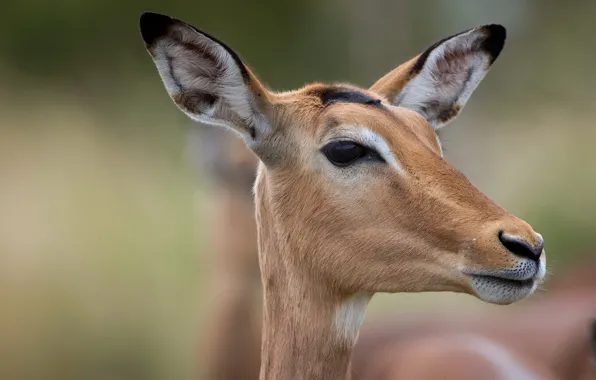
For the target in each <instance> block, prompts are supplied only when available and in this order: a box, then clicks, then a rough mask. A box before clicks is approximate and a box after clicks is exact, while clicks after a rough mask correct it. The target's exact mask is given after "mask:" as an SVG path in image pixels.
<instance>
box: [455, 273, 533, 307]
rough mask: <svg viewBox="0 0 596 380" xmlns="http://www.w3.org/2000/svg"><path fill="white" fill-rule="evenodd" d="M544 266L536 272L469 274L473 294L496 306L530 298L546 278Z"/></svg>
mask: <svg viewBox="0 0 596 380" xmlns="http://www.w3.org/2000/svg"><path fill="white" fill-rule="evenodd" d="M543 266H544V264H542V263H541V265H537V266H536V267H535V269H534V270H532V269H530V270H526V271H523V272H525V273H520V272H519V271H505V272H502V273H474V272H468V273H466V275H467V276H468V277H469V279H470V282H469V285H470V287H471V289H472V292H473V294H474V295H475V296H476V297H478V298H480V299H481V300H483V301H486V302H489V303H496V304H501V305H503V304H505V305H506V304H510V303H513V302H517V301H520V300H522V299H524V298H527V297H529V296H530V295H532V294H533V293H534V291H535V290H536V288H537V287H538V284H540V282H541V281H542V278H543V277H544V268H543Z"/></svg>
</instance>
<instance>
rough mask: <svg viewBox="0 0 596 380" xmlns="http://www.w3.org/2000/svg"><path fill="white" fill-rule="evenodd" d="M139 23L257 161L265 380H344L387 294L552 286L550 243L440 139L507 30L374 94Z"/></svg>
mask: <svg viewBox="0 0 596 380" xmlns="http://www.w3.org/2000/svg"><path fill="white" fill-rule="evenodd" d="M140 27H141V34H142V37H143V40H144V42H145V44H146V47H147V50H148V52H149V54H150V55H151V57H152V58H153V60H154V63H155V65H156V67H157V69H158V72H159V74H160V76H161V79H162V81H163V83H164V86H165V88H166V90H167V91H168V93H169V95H170V97H171V98H172V99H173V101H174V102H175V104H176V105H177V106H178V107H179V108H180V109H181V110H182V111H183V112H184V113H186V114H187V115H188V116H190V117H191V118H193V119H194V120H197V121H200V122H202V123H205V124H211V125H214V126H219V127H224V128H228V129H230V130H232V131H234V132H236V133H237V135H238V136H239V137H240V138H242V139H243V140H244V141H245V143H246V144H247V146H248V147H249V148H250V149H251V150H252V151H253V152H254V153H255V154H256V156H257V157H258V158H259V160H260V162H259V168H258V175H257V179H256V182H255V186H254V192H255V205H256V221H257V232H258V246H259V264H260V269H261V278H262V283H263V291H264V319H263V340H262V354H261V371H260V377H261V379H295V378H299V379H344V378H347V377H348V376H349V369H350V358H351V354H352V350H353V347H354V344H355V342H356V339H357V337H358V332H359V329H360V325H361V323H362V321H363V319H364V316H365V312H366V307H367V304H368V302H369V301H370V299H371V297H372V295H373V294H374V293H376V292H422V291H454V292H462V293H469V294H472V295H474V296H476V297H478V298H479V299H481V300H483V301H486V302H490V303H496V304H510V303H513V302H516V301H519V300H521V299H524V298H526V297H528V296H529V295H531V294H532V293H533V292H534V290H535V289H536V287H537V285H538V284H539V283H540V282H541V280H542V279H543V277H544V273H545V258H544V253H543V246H544V242H543V239H542V237H541V236H540V235H539V234H538V233H536V232H534V230H533V229H532V228H531V227H530V226H529V225H528V224H527V223H526V222H524V221H522V220H520V219H518V218H516V217H515V216H512V215H510V214H509V213H507V212H506V211H505V210H504V209H502V208H501V207H499V206H498V205H497V204H495V203H494V202H493V201H492V200H491V199H489V198H488V197H487V196H485V195H484V194H482V193H481V192H480V191H479V190H478V189H476V188H475V187H474V186H473V185H472V184H471V183H470V182H469V181H468V180H467V179H466V178H465V176H464V175H463V174H461V173H460V172H458V171H457V170H456V169H455V168H453V167H452V166H451V165H450V164H449V163H448V162H446V161H445V160H444V159H443V157H442V151H441V145H440V142H439V140H438V138H437V135H436V132H435V130H436V129H438V128H440V127H442V126H444V125H445V124H447V123H448V122H450V121H451V120H453V119H454V118H455V117H456V116H457V115H458V114H459V112H460V111H461V110H462V108H463V106H464V105H465V103H466V102H467V100H468V99H469V97H470V95H471V94H472V92H473V91H474V89H475V88H476V87H477V85H478V84H479V83H480V81H481V80H482V79H483V78H484V76H485V74H486V73H487V72H488V70H489V68H490V67H491V65H492V63H493V62H494V61H495V59H496V58H497V57H498V55H499V53H500V52H501V49H502V48H503V45H504V41H505V29H504V28H503V27H502V26H499V25H487V26H482V27H477V28H473V29H470V30H468V31H465V32H462V33H460V34H457V35H454V36H452V37H449V38H446V39H444V40H442V41H439V42H437V43H436V44H434V45H432V46H431V47H430V48H428V49H427V50H426V51H425V52H423V53H422V54H420V55H419V56H417V57H415V58H413V59H411V60H410V61H408V62H406V63H404V64H402V65H401V66H399V67H397V68H396V69H395V70H393V71H391V72H390V73H388V74H387V75H385V76H384V77H382V78H381V79H379V81H377V82H376V83H375V84H374V85H373V86H372V87H371V88H370V89H368V90H366V89H361V88H357V87H355V86H351V85H347V84H339V85H325V84H319V83H317V84H311V85H308V86H306V87H304V88H302V89H300V90H297V91H290V92H282V93H274V92H272V91H269V90H267V89H266V88H265V87H264V86H263V85H262V84H261V83H260V82H259V81H258V79H257V78H256V76H255V75H254V74H253V73H252V71H251V70H250V69H249V68H248V67H247V66H246V65H245V64H244V63H243V62H242V61H241V59H240V58H239V56H238V55H237V54H236V53H234V52H233V51H232V50H231V49H230V48H229V47H227V46H226V45H224V44H223V43H222V42H220V41H218V40H217V39H215V38H214V37H211V36H209V35H208V34H206V33H204V32H201V31H199V30H197V29H196V28H194V27H192V26H190V25H188V24H186V23H184V22H182V21H180V20H176V19H173V18H170V17H168V16H164V15H159V14H155V13H145V14H143V15H142V16H141V20H140Z"/></svg>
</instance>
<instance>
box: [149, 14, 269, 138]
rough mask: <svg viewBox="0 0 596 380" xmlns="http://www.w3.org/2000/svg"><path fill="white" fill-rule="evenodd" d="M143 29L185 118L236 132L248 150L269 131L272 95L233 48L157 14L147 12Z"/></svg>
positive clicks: (153, 55)
mask: <svg viewBox="0 0 596 380" xmlns="http://www.w3.org/2000/svg"><path fill="white" fill-rule="evenodd" d="M140 28H141V35H142V37H143V40H144V41H145V45H146V47H147V50H148V52H149V54H150V55H151V57H152V58H153V61H154V63H155V65H156V66H157V70H158V72H159V75H160V76H161V79H162V81H163V84H164V86H165V88H166V90H167V91H168V94H169V95H170V97H171V98H172V100H174V103H176V105H177V106H178V108H180V109H181V110H182V111H183V112H184V113H185V114H187V115H188V116H190V117H191V118H192V119H194V120H197V121H199V122H202V123H205V124H211V125H217V126H224V127H227V128H229V129H232V130H233V131H235V132H237V133H239V134H240V135H241V136H242V138H243V139H244V140H245V141H246V142H247V144H248V145H249V146H254V144H256V143H258V142H259V141H261V140H262V138H263V136H264V135H266V134H267V133H268V132H269V129H270V127H269V124H268V122H267V116H266V115H267V114H268V112H269V108H270V106H271V103H270V102H269V99H270V94H269V93H268V92H267V90H266V89H265V88H264V87H263V86H262V85H261V83H259V81H258V79H257V78H256V77H255V76H254V75H253V74H252V73H251V72H250V70H249V69H248V68H247V67H246V66H245V65H244V64H243V63H242V61H241V60H240V58H239V57H238V55H237V54H236V53H234V52H233V51H232V50H231V49H230V48H229V47H227V46H226V45H224V44H223V43H222V42H220V41H218V40H216V39H215V38H213V37H211V36H209V35H208V34H206V33H204V32H201V31H199V30H198V29H196V28H194V27H193V26H191V25H188V24H186V23H184V22H182V21H180V20H177V19H174V18H171V17H168V16H164V15H160V14H156V13H143V15H141V19H140Z"/></svg>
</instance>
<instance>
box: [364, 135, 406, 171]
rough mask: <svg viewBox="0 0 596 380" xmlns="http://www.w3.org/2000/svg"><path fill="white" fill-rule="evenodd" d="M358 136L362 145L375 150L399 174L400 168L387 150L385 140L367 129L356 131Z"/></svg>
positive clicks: (387, 146)
mask: <svg viewBox="0 0 596 380" xmlns="http://www.w3.org/2000/svg"><path fill="white" fill-rule="evenodd" d="M358 136H359V137H360V140H361V141H362V143H363V144H364V145H367V146H370V147H373V148H375V150H376V151H377V152H378V153H379V155H380V156H381V157H382V158H383V159H384V160H385V162H387V163H388V164H389V165H391V166H393V167H394V168H395V170H397V171H399V172H401V171H402V168H401V166H400V165H399V163H398V162H397V160H396V159H395V157H394V156H393V153H391V150H390V149H389V145H387V142H386V141H385V139H383V138H382V137H381V136H379V135H377V134H376V133H374V132H372V131H370V130H369V129H365V128H363V129H361V130H359V131H358Z"/></svg>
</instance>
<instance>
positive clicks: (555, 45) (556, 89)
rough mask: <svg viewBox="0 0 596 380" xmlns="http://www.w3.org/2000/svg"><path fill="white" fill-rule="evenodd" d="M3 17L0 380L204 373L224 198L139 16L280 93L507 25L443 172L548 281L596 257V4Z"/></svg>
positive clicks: (231, 2)
mask: <svg viewBox="0 0 596 380" xmlns="http://www.w3.org/2000/svg"><path fill="white" fill-rule="evenodd" d="M1 9H2V13H3V15H4V17H3V20H2V23H0V48H1V49H0V133H1V134H0V284H1V285H0V307H1V309H0V378H2V379H7V380H9V379H10V380H20V379H27V380H29V379H85V380H87V379H89V380H95V379H97V380H99V379H101V380H104V379H105V380H107V379H110V380H120V379H131V380H133V379H144V380H153V379H156V380H157V379H191V378H193V376H194V374H195V373H196V371H197V366H199V365H200V364H199V363H200V361H199V362H198V361H197V350H198V347H199V344H198V342H199V341H200V339H201V337H202V336H203V334H204V333H205V331H206V330H208V329H209V327H208V326H209V325H208V324H206V322H205V321H206V315H208V312H209V308H210V305H211V300H212V299H213V298H214V297H213V294H214V293H216V292H217V289H216V288H215V285H214V282H213V281H211V280H210V277H209V275H210V270H211V266H210V265H211V263H212V262H213V259H212V258H210V256H209V255H210V252H211V251H210V249H211V248H210V247H212V246H213V244H217V241H215V240H217V239H214V238H212V237H213V236H219V238H224V237H222V236H221V235H214V233H213V228H212V227H213V224H212V223H210V221H211V220H212V218H213V217H214V215H215V214H217V213H218V211H217V210H218V209H217V207H213V206H217V205H216V204H215V201H214V199H217V197H216V196H217V195H218V191H217V187H216V186H215V185H213V182H212V181H210V180H209V178H207V177H206V176H205V175H204V173H203V171H202V170H201V167H202V166H201V163H200V162H199V163H198V165H196V164H197V162H196V161H197V159H196V158H197V157H202V156H201V155H198V156H197V155H196V154H195V155H193V152H192V150H193V145H192V144H189V143H188V142H189V128H190V127H192V124H191V122H190V121H189V120H188V119H187V118H186V117H185V116H184V115H183V114H182V113H181V112H179V111H178V110H177V109H176V107H175V106H174V105H173V103H172V102H171V100H170V99H169V98H168V95H167V93H166V91H165V90H164V89H163V86H162V84H161V82H160V79H159V77H158V74H157V72H156V70H155V67H154V65H153V63H152V62H151V60H150V58H149V56H148V55H147V53H146V51H145V48H144V46H143V44H142V41H141V38H140V36H139V32H138V17H139V15H140V13H141V12H142V11H146V10H151V11H155V12H159V13H165V14H169V15H172V16H175V17H177V18H181V19H183V20H185V21H187V22H189V23H192V24H193V25H195V26H197V27H199V28H200V29H202V30H205V31H207V32H209V33H210V34H213V35H215V36H217V37H218V38H219V39H221V40H223V41H225V42H226V43H227V44H228V45H230V46H231V47H232V48H233V49H235V50H236V51H237V52H239V54H240V55H241V56H242V57H243V59H244V61H245V62H246V63H247V64H248V65H249V66H251V67H252V68H253V69H254V71H255V72H256V73H257V75H258V76H259V77H260V78H261V79H262V80H263V81H264V82H265V83H267V84H268V85H269V86H270V87H271V88H272V89H275V90H287V89H292V88H297V87H300V86H302V85H304V84H305V83H308V82H311V81H326V82H335V81H347V82H352V83H354V84H357V85H361V86H369V85H371V84H372V83H374V82H375V80H376V79H377V78H379V77H380V76H382V75H383V74H385V73H386V72H388V71H389V70H391V69H393V68H394V67H396V66H397V65H398V64H400V63H401V62H403V61H405V60H406V59H408V58H410V57H412V56H414V55H415V54H418V53H419V52H421V51H423V50H424V49H425V48H426V47H427V46H429V45H430V44H432V43H433V42H435V41H436V40H439V39H441V38H443V37H445V36H448V35H451V34H454V33H457V32H459V31H462V30H464V29H468V28H470V27H472V26H475V25H479V24H485V23H501V24H504V25H505V26H506V27H507V29H508V40H507V43H506V46H505V50H504V52H503V54H502V55H501V56H500V58H499V60H498V61H497V63H496V64H495V66H494V67H493V70H492V71H491V72H490V73H489V75H488V76H487V77H486V79H485V80H484V82H483V83H482V84H481V85H480V87H479V88H478V90H477V91H476V92H475V95H474V96H473V97H472V99H471V100H470V102H469V103H468V105H467V107H466V109H465V112H463V114H462V115H461V116H460V117H459V118H458V119H457V120H456V121H455V122H454V123H452V125H450V126H449V127H448V128H446V129H445V131H444V132H441V137H442V139H443V146H444V149H445V154H446V158H447V159H449V160H450V161H451V162H453V163H454V164H455V165H456V166H457V167H458V168H459V169H460V170H461V171H463V172H464V173H465V174H466V175H468V177H469V178H470V179H471V180H472V182H473V183H475V184H476V185H477V186H478V187H479V188H480V189H481V190H482V191H483V192H485V193H486V194H488V195H489V196H491V197H492V198H493V199H495V200H496V201H497V202H498V203H500V204H501V205H502V206H504V207H505V208H506V209H508V210H509V211H511V212H512V213H515V214H516V215H518V216H520V217H521V218H523V219H525V220H527V221H529V222H530V223H531V224H532V225H533V226H534V227H535V228H536V230H537V231H539V232H541V233H542V234H543V236H544V237H545V239H546V250H547V252H548V255H549V256H548V257H549V264H550V271H551V272H552V274H551V276H556V273H557V272H558V271H559V270H562V269H564V268H566V267H570V266H572V265H578V263H581V260H582V259H584V258H585V257H587V256H586V255H590V254H592V255H593V254H595V253H596V249H595V248H594V247H593V244H594V243H595V242H596V239H595V237H594V231H596V197H594V187H595V185H596V153H594V142H595V141H596V127H594V125H593V124H594V120H595V119H596V107H595V105H596V103H595V101H594V88H596V76H594V67H596V50H595V49H594V47H595V45H594V38H595V37H594V26H593V20H594V16H596V2H590V1H587V0H586V1H580V0H578V1H574V2H563V1H555V0H541V1H538V0H534V1H530V0H523V1H522V0H508V1H500V2H495V1H490V0H477V1H467V0H442V1H413V0H411V1H399V0H392V1H387V0H379V1H369V2H366V3H365V2H362V1H355V0H347V1H346V0H327V1H316V0H302V1H285V0H283V1H282V0H278V1H266V0H251V1H244V0H220V1H201V0H196V1H192V2H189V1H178V0H170V1H167V2H166V1H156V0H145V1H139V0H129V1H126V2H123V1H116V0H103V1H93V0H79V1H68V0H58V1H53V2H48V1H40V0H29V1H18V0H8V2H3V3H2V7H1ZM227 238H229V239H231V240H233V239H234V236H232V235H228V236H227ZM255 254H256V253H255ZM546 286H548V284H547V285H546ZM255 302H258V300H256V301H255ZM398 304H399V305H400V306H399V309H396V305H398ZM458 305H459V306H458ZM371 306H372V308H371V311H370V313H369V317H370V315H373V316H374V315H377V314H381V313H386V312H395V310H398V311H400V312H402V311H408V310H414V309H416V310H419V309H424V310H439V311H440V310H445V309H448V308H456V307H460V306H461V307H469V308H476V307H480V306H479V305H478V303H477V302H475V300H474V299H472V298H471V297H468V296H456V295H452V294H426V295H408V296H385V295H383V296H379V297H376V298H375V299H374V301H373V303H372V305H371ZM482 307H484V305H483V306H482Z"/></svg>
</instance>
